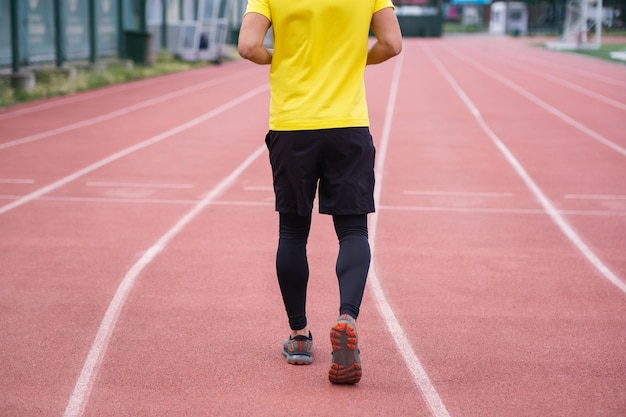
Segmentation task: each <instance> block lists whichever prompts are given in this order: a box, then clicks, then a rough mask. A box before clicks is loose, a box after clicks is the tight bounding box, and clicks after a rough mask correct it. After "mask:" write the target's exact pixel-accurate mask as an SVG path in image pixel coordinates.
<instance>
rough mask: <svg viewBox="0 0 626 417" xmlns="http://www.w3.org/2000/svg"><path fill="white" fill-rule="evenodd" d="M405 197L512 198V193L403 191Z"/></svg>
mask: <svg viewBox="0 0 626 417" xmlns="http://www.w3.org/2000/svg"><path fill="white" fill-rule="evenodd" d="M404 194H407V195H430V196H449V197H513V196H514V194H513V193H495V192H471V191H426V190H424V191H420V190H405V191H404Z"/></svg>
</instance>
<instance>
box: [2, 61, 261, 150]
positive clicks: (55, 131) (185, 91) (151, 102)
mask: <svg viewBox="0 0 626 417" xmlns="http://www.w3.org/2000/svg"><path fill="white" fill-rule="evenodd" d="M251 72H253V71H241V72H238V73H235V74H230V75H227V76H225V77H221V78H216V79H214V80H211V81H207V82H204V83H201V84H196V85H192V86H189V87H187V88H183V89H181V90H177V91H174V92H172V93H168V94H164V95H162V96H158V97H154V98H151V99H149V100H144V101H141V102H139V103H135V104H133V105H130V106H126V107H122V108H121V109H118V110H115V111H112V112H110V113H105V114H101V115H99V116H96V117H92V118H90V119H85V120H81V121H80V122H75V123H70V124H68V125H65V126H61V127H58V128H55V129H51V130H47V131H45V132H41V133H37V134H35V135H30V136H26V137H23V138H20V139H14V140H10V141H8V142H4V143H0V150H2V149H7V148H11V147H14V146H18V145H23V144H25V143H30V142H34V141H37V140H41V139H44V138H47V137H50V136H54V135H59V134H61V133H65V132H70V131H72V130H76V129H80V128H82V127H86V126H91V125H94V124H96V123H101V122H104V121H106V120H110V119H113V118H115V117H119V116H123V115H125V114H128V113H131V112H134V111H137V110H141V109H144V108H146V107H149V106H152V105H155V104H159V103H163V102H165V101H168V100H171V99H173V98H176V97H180V96H184V95H186V94H189V93H193V92H195V91H199V90H202V89H205V88H209V87H212V86H215V85H218V84H223V83H227V82H231V81H233V80H235V79H238V78H241V77H243V76H245V75H247V74H248V73H251Z"/></svg>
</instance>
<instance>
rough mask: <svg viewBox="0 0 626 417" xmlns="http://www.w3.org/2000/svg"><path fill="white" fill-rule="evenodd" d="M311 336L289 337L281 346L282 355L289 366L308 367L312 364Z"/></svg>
mask: <svg viewBox="0 0 626 417" xmlns="http://www.w3.org/2000/svg"><path fill="white" fill-rule="evenodd" d="M312 353H313V336H312V335H311V332H309V337H306V336H295V337H291V336H290V337H289V339H287V340H285V343H284V344H283V355H285V357H286V358H287V363H289V364H291V365H309V364H311V363H312V362H313V356H312Z"/></svg>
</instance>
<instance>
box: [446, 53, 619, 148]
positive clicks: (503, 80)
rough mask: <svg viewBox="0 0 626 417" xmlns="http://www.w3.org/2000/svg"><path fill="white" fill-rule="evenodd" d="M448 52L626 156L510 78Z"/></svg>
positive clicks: (608, 141)
mask: <svg viewBox="0 0 626 417" xmlns="http://www.w3.org/2000/svg"><path fill="white" fill-rule="evenodd" d="M448 50H449V51H450V53H451V54H452V55H454V56H456V57H457V58H459V59H461V60H462V61H465V62H467V63H468V64H470V65H472V66H473V67H475V68H478V69H479V70H480V71H482V72H484V73H486V74H488V75H490V76H491V77H492V78H495V79H496V80H498V81H500V82H501V83H502V84H504V85H506V86H507V87H509V88H510V89H512V90H514V91H516V92H517V93H518V94H521V95H522V96H524V97H526V98H527V99H528V100H530V101H532V102H533V103H535V104H536V105H538V106H539V107H541V108H542V109H544V110H546V111H547V112H549V113H552V114H553V115H555V116H556V117H558V118H559V119H561V120H562V121H564V122H565V123H567V124H569V125H570V126H572V127H574V128H576V129H578V130H580V131H581V132H583V133H584V134H586V135H587V136H590V137H591V138H593V139H595V140H596V141H598V142H600V143H602V144H603V145H606V146H608V147H609V148H611V149H613V150H614V151H616V152H618V153H620V154H621V155H623V156H626V149H625V148H622V147H621V146H619V145H618V144H616V143H614V142H612V141H610V140H609V139H607V138H605V137H604V136H602V135H601V134H599V133H597V132H595V131H593V130H591V129H589V128H588V127H587V126H585V125H583V124H582V123H580V122H578V121H576V120H574V119H573V118H571V117H569V116H568V115H566V114H565V113H563V112H561V111H560V110H558V109H556V108H555V107H553V106H551V105H550V104H548V103H546V102H545V101H543V100H541V99H540V98H539V97H537V96H535V95H534V94H532V93H530V92H529V91H527V90H526V89H524V88H523V87H520V86H519V85H517V84H515V83H514V82H513V81H511V80H509V79H508V78H506V77H503V76H502V75H500V74H498V73H497V72H495V71H492V70H491V69H489V68H487V67H485V66H484V65H481V64H479V63H478V62H476V61H474V60H473V59H471V58H468V57H466V56H465V55H463V54H461V53H459V52H458V51H456V50H454V49H448Z"/></svg>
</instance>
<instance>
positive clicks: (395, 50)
mask: <svg viewBox="0 0 626 417" xmlns="http://www.w3.org/2000/svg"><path fill="white" fill-rule="evenodd" d="M386 49H387V53H388V54H389V57H390V58H392V57H394V56H397V55H400V52H402V38H400V39H396V40H394V41H392V42H389V43H388V44H387V45H386Z"/></svg>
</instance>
